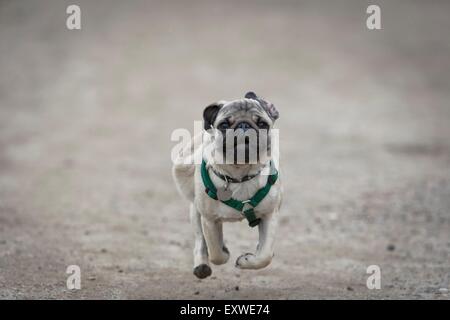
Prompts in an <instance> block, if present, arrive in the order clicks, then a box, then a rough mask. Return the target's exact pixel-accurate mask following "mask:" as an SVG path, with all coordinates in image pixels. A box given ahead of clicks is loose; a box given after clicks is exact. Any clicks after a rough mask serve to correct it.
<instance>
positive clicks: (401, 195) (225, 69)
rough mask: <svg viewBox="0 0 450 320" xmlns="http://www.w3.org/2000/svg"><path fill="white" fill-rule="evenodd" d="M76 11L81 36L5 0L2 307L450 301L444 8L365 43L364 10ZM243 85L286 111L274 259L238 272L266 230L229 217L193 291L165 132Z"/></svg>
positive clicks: (58, 19)
mask: <svg viewBox="0 0 450 320" xmlns="http://www.w3.org/2000/svg"><path fill="white" fill-rule="evenodd" d="M77 2H78V3H80V5H81V8H82V30H81V31H69V30H67V29H66V28H65V19H66V14H65V8H66V6H67V5H68V4H70V2H69V1H43V0H39V1H9V2H6V1H3V2H0V39H1V45H0V70H1V73H0V298H3V299H5V298H6V299H12V298H40V299H46V298H57V299H72V298H74V299H79V298H108V299H109V298H138V299H158V298H162V299H166V298H225V299H246V298H253V299H255V298H256V299H258V298H273V299H294V298H369V299H371V298H433V299H448V298H449V297H450V294H443V293H440V291H439V289H440V288H449V285H450V262H449V261H450V256H449V250H450V237H449V234H450V139H449V137H450V126H449V121H450V108H449V105H448V101H450V90H449V89H450V85H449V83H450V81H449V80H450V59H449V56H450V47H449V44H448V34H449V31H450V20H449V19H448V14H447V13H448V12H449V9H450V4H449V3H447V2H445V1H440V2H439V1H436V2H434V4H425V3H423V2H420V1H402V2H400V1H399V2H397V1H396V2H395V3H396V4H395V5H394V4H393V3H392V2H389V3H387V2H386V3H384V2H382V1H381V2H380V1H377V2H380V3H381V7H382V19H383V20H382V23H383V30H381V31H368V30H367V29H365V23H364V21H365V8H366V7H367V4H365V3H364V2H361V1H344V2H341V3H340V4H337V3H335V1H329V2H330V3H329V4H325V3H323V2H322V1H320V3H321V4H318V3H317V1H316V2H314V1H310V2H297V1H286V2H278V1H277V3H278V4H277V5H273V4H272V5H271V4H270V3H262V2H256V1H250V2H248V3H247V4H245V5H243V4H239V3H241V1H239V2H238V1H236V2H235V3H233V2H230V1H227V4H226V3H225V1H221V2H215V1H205V2H195V3H191V2H189V3H190V4H189V5H187V4H185V5H183V4H181V3H180V4H171V5H169V4H163V2H162V1H161V3H160V2H154V3H152V2H150V1H130V2H127V3H126V4H125V2H124V1H122V2H119V1H117V2H113V1H109V0H108V1H95V4H93V2H92V1H77ZM182 3H184V2H182ZM186 3H187V2H186ZM250 89H251V90H254V91H256V92H257V93H260V94H261V95H263V96H266V97H268V98H269V99H270V100H271V101H273V102H275V103H276V104H277V106H278V108H279V110H280V121H279V122H278V127H279V128H280V134H281V152H282V159H281V163H282V170H283V172H282V174H283V175H282V179H283V183H284V185H285V196H284V205H283V209H282V213H281V214H282V217H281V219H280V230H279V236H278V238H277V249H276V256H275V259H274V262H273V264H272V265H271V266H270V267H268V268H267V269H264V270H261V271H257V272H254V271H251V272H244V271H239V270H237V269H235V268H234V265H233V264H234V263H233V262H234V259H236V257H237V256H239V255H240V254H241V253H243V252H247V251H251V250H253V249H254V247H255V245H256V233H255V231H254V230H249V229H248V228H247V226H246V224H245V223H244V222H243V223H242V224H229V225H226V226H225V236H226V241H227V244H228V247H229V249H230V251H231V254H232V259H231V261H230V262H229V263H228V264H227V265H225V266H220V267H214V268H213V277H212V278H210V279H208V280H205V281H200V280H197V279H195V278H194V276H193V275H192V271H191V264H192V256H191V247H192V234H191V229H190V227H189V220H188V206H187V204H186V203H184V202H182V201H180V200H179V198H178V197H177V195H176V193H175V188H174V185H173V182H172V180H171V176H170V168H171V163H170V151H171V148H172V147H173V145H174V143H173V142H171V141H170V134H171V132H172V130H173V129H175V128H181V127H184V128H187V129H190V130H192V129H193V121H194V120H199V119H200V118H201V112H202V110H203V108H204V107H205V106H206V105H207V104H208V103H210V102H213V101H215V100H218V99H231V98H237V97H240V96H242V95H243V94H244V92H245V91H247V90H250ZM72 264H75V265H79V266H80V267H81V271H82V290H79V291H74V292H73V291H69V290H67V289H66V286H65V284H66V277H67V275H66V274H65V270H66V268H67V266H68V265H72ZM373 264H375V265H379V266H380V267H381V270H382V289H381V290H368V289H367V288H366V285H365V284H366V279H367V276H368V275H367V274H366V268H367V267H368V266H369V265H373Z"/></svg>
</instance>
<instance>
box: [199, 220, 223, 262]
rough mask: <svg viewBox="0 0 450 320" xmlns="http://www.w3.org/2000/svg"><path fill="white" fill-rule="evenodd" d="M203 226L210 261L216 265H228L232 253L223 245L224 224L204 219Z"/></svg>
mask: <svg viewBox="0 0 450 320" xmlns="http://www.w3.org/2000/svg"><path fill="white" fill-rule="evenodd" d="M202 226H203V234H204V236H205V240H206V244H207V247H208V255H209V260H210V261H211V262H212V263H214V264H224V263H226V262H227V261H228V259H229V258H230V252H229V251H228V249H227V247H225V245H224V243H223V233H222V222H220V221H213V220H208V219H205V218H202Z"/></svg>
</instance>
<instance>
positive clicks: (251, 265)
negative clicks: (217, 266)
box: [236, 253, 272, 269]
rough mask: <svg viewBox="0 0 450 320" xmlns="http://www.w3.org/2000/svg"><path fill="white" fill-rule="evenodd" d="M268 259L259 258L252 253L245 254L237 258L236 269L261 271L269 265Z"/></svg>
mask: <svg viewBox="0 0 450 320" xmlns="http://www.w3.org/2000/svg"><path fill="white" fill-rule="evenodd" d="M271 260H272V259H271V258H270V257H267V258H261V257H258V256H256V255H254V254H253V253H246V254H243V255H242V256H240V257H239V258H237V260H236V267H237V268H239V269H261V268H264V267H266V266H268V265H269V264H270V261H271Z"/></svg>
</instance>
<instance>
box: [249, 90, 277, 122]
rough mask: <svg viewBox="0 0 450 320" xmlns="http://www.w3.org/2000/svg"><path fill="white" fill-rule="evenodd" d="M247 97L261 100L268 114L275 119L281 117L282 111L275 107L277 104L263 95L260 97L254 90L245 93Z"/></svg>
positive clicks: (260, 102)
mask: <svg viewBox="0 0 450 320" xmlns="http://www.w3.org/2000/svg"><path fill="white" fill-rule="evenodd" d="M245 98H246V99H252V100H256V101H258V102H259V104H260V105H261V107H263V108H264V110H266V112H267V114H268V115H269V117H270V118H272V120H273V121H275V120H277V119H278V118H279V117H280V113H279V112H278V110H277V108H275V105H274V104H273V103H271V102H269V101H267V100H265V99H263V98H261V97H258V96H257V95H256V94H255V93H254V92H253V91H249V92H247V93H246V94H245Z"/></svg>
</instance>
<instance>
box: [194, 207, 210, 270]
mask: <svg viewBox="0 0 450 320" xmlns="http://www.w3.org/2000/svg"><path fill="white" fill-rule="evenodd" d="M190 216H191V224H192V228H193V229H194V236H195V240H194V241H195V243H194V274H195V276H196V277H197V278H200V279H203V278H206V277H208V276H210V275H211V268H210V266H209V265H208V248H207V247H206V242H205V238H204V236H203V230H202V221H201V216H200V213H199V212H198V211H197V209H196V208H195V206H194V205H193V204H191V207H190Z"/></svg>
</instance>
